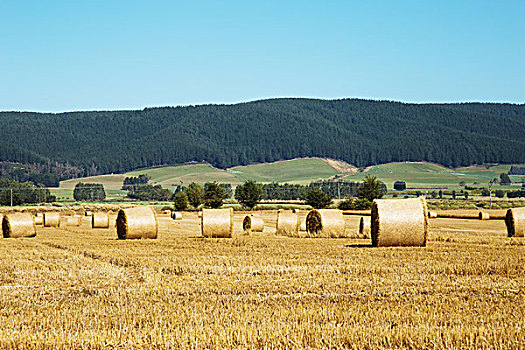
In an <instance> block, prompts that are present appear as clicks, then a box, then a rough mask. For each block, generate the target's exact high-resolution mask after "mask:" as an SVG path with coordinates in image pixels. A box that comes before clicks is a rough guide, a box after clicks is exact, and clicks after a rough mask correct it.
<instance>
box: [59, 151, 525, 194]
mask: <svg viewBox="0 0 525 350" xmlns="http://www.w3.org/2000/svg"><path fill="white" fill-rule="evenodd" d="M331 164H332V165H333V162H331V161H330V160H327V159H319V158H304V159H293V160H289V161H279V162H275V163H266V164H254V165H248V166H240V167H234V168H230V169H226V170H223V169H217V168H214V167H213V166H211V165H209V164H188V165H180V166H167V167H158V168H151V169H141V170H136V171H132V172H129V173H126V174H111V175H99V176H91V177H84V178H79V179H71V180H66V181H62V182H61V183H60V187H61V189H64V190H66V189H69V190H72V189H73V188H74V187H75V184H77V183H78V182H95V183H101V184H103V185H104V188H106V189H109V190H120V189H121V188H122V182H123V181H124V178H125V177H126V176H138V175H139V174H148V175H149V176H150V177H151V181H150V183H151V184H154V185H162V186H163V187H165V188H174V187H176V186H178V185H180V182H181V181H182V182H183V185H186V186H187V185H188V184H189V183H191V182H197V183H200V184H203V183H205V182H210V181H218V182H221V183H230V184H232V185H234V186H235V185H238V184H240V183H242V182H244V181H246V180H255V181H257V182H259V183H261V182H280V183H285V182H287V183H299V184H309V183H310V182H314V181H317V180H320V179H324V180H327V179H331V178H333V177H334V176H338V177H339V178H343V179H344V180H345V181H355V182H359V181H362V180H363V178H364V177H365V176H366V175H373V176H377V178H378V179H379V180H381V181H383V182H384V183H385V184H386V185H387V186H388V188H389V189H392V188H393V183H394V182H395V181H398V180H401V181H405V182H406V183H407V185H408V186H409V187H412V188H432V187H452V188H454V187H458V189H464V186H459V183H460V182H462V181H464V182H465V183H466V184H473V183H479V184H485V185H486V184H487V183H488V182H489V181H490V180H492V179H494V178H499V174H501V173H506V172H508V171H509V169H510V165H495V166H470V167H465V168H456V169H449V168H445V167H442V166H440V165H437V164H432V163H425V162H402V163H388V164H380V165H376V166H371V167H368V168H366V169H364V171H361V172H356V171H355V169H351V171H349V168H351V167H350V166H349V165H348V164H347V166H346V167H345V166H343V165H344V164H338V166H336V167H337V168H338V169H341V168H343V169H345V171H344V172H341V171H339V170H336V169H334V168H333V167H332V166H331ZM511 178H512V180H513V181H521V180H522V177H521V176H511ZM514 186H515V187H516V186H518V187H519V186H521V185H520V184H515V185H514ZM509 188H510V187H509Z"/></svg>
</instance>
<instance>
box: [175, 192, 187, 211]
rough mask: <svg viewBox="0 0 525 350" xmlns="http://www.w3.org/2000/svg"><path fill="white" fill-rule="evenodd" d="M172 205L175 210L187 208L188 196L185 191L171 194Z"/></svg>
mask: <svg viewBox="0 0 525 350" xmlns="http://www.w3.org/2000/svg"><path fill="white" fill-rule="evenodd" d="M173 207H174V208H175V210H186V209H188V196H186V193H184V192H179V193H177V194H175V196H173Z"/></svg>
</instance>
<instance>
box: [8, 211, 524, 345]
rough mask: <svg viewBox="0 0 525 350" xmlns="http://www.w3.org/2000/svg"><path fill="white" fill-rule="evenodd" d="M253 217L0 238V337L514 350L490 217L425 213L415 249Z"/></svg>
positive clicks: (520, 294) (519, 311)
mask: <svg viewBox="0 0 525 350" xmlns="http://www.w3.org/2000/svg"><path fill="white" fill-rule="evenodd" d="M263 216H264V218H265V221H266V225H267V226H266V228H265V231H266V232H265V233H264V234H255V235H252V236H248V237H247V236H239V237H236V238H232V239H203V238H200V237H199V236H200V228H199V219H198V217H197V214H196V213H184V219H183V220H182V221H178V222H176V221H173V220H171V219H170V218H168V217H167V216H159V238H158V239H157V240H134V241H133V240H129V241H119V240H117V239H116V237H117V234H116V230H115V228H110V229H109V230H108V229H97V230H92V229H91V228H90V225H89V221H88V218H83V223H82V226H81V227H64V228H59V229H54V228H42V227H39V228H38V235H37V237H36V238H31V239H2V240H0V245H1V247H0V249H1V251H2V255H1V259H0V264H1V265H0V289H1V293H0V324H1V327H0V348H2V349H4V348H24V349H26V348H27V349H32V348H35V349H43V348H85V349H102V348H108V349H111V348H122V349H133V348H140V349H150V348H159V349H165V348H172V349H177V348H216V349H219V348H355V349H378V348H417V349H452V348H457V349H464V348H476V349H483V348H487V349H520V348H525V294H524V292H525V240H524V239H517V238H516V239H511V238H507V237H506V230H505V224H504V222H503V221H478V220H457V219H434V220H431V221H430V224H431V230H430V235H429V242H428V245H427V247H425V248H371V247H369V244H370V241H369V240H367V239H358V238H346V239H300V238H288V237H279V236H274V235H273V233H274V232H275V228H274V225H275V217H276V212H265V213H264V214H263ZM242 217H243V215H241V214H237V213H236V215H235V219H236V220H235V221H236V223H235V228H236V231H237V232H239V233H240V231H241V222H242ZM112 219H114V217H113V218H112ZM345 219H346V221H347V230H348V231H349V232H355V231H357V228H358V220H359V217H357V216H350V217H348V216H347V217H346V218H345Z"/></svg>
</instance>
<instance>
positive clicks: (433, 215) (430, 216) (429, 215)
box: [428, 211, 438, 219]
mask: <svg viewBox="0 0 525 350" xmlns="http://www.w3.org/2000/svg"><path fill="white" fill-rule="evenodd" d="M428 217H429V218H430V219H436V218H437V217H438V213H436V212H435V211H429V212H428Z"/></svg>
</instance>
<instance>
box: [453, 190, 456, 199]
mask: <svg viewBox="0 0 525 350" xmlns="http://www.w3.org/2000/svg"><path fill="white" fill-rule="evenodd" d="M452 199H456V190H453V191H452Z"/></svg>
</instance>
